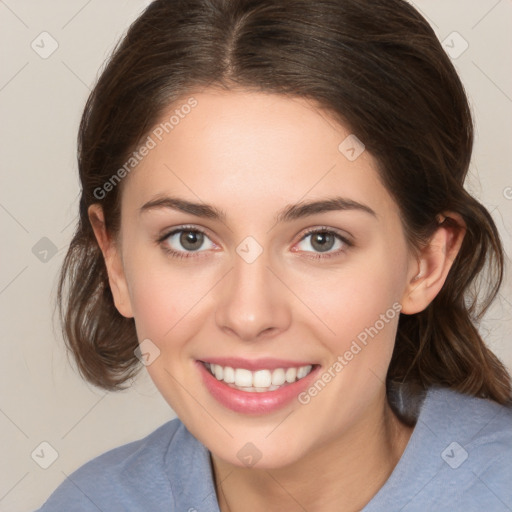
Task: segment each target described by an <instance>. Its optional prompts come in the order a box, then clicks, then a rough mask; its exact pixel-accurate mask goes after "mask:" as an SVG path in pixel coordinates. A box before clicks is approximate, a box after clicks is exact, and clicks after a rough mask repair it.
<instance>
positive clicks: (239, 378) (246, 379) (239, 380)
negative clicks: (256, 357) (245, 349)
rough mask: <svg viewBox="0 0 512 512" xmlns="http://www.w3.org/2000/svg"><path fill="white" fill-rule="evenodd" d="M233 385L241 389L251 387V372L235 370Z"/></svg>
mask: <svg viewBox="0 0 512 512" xmlns="http://www.w3.org/2000/svg"><path fill="white" fill-rule="evenodd" d="M235 384H236V385H237V386H241V387H250V386H252V372H251V371H249V370H246V369H245V368H237V369H236V370H235Z"/></svg>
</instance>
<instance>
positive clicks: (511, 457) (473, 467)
mask: <svg viewBox="0 0 512 512" xmlns="http://www.w3.org/2000/svg"><path fill="white" fill-rule="evenodd" d="M417 427H418V438H417V439H416V441H417V442H419V444H421V446H419V447H418V450H417V451H416V452H415V453H416V457H415V459H416V463H418V462H420V461H419V460H418V459H422V460H423V461H425V463H426V466H427V467H426V470H427V472H429V474H430V475H431V477H432V480H431V482H429V484H427V486H426V489H425V490H427V489H428V490H429V492H428V494H430V496H429V501H428V502H430V503H432V504H435V506H437V507H438V509H439V510H445V508H446V510H448V509H449V510H453V508H451V509H450V506H451V507H453V506H454V504H455V503H456V504H457V507H460V508H458V510H466V511H467V512H470V511H476V510H478V511H481V510H485V509H490V510H493V511H501V510H503V511H505V510H510V509H512V490H511V487H510V482H511V481H512V405H510V404H509V405H500V404H498V403H497V402H494V401H492V400H488V399H484V398H476V397H474V396H470V395H466V394H463V393H460V392H457V391H454V390H451V389H446V388H438V387H434V388H431V389H430V390H429V392H428V394H427V397H426V399H425V401H424V403H423V405H422V407H421V411H420V415H419V418H418V424H417ZM426 497H427V496H426V495H425V496H424V498H426ZM420 501H421V498H420ZM425 503H427V501H425ZM447 503H451V505H450V506H447ZM443 507H445V508H443Z"/></svg>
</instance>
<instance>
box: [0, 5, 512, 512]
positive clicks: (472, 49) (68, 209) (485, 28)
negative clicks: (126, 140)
mask: <svg viewBox="0 0 512 512" xmlns="http://www.w3.org/2000/svg"><path fill="white" fill-rule="evenodd" d="M148 3H149V2H148V0H145V1H143V0H109V1H108V2H106V1H100V0H89V1H87V0H68V1H66V2H63V1H57V0H52V1H50V0H47V1H44V2H42V1H41V0H0V41H1V46H2V54H1V55H2V57H1V59H2V60H1V67H0V115H1V119H2V123H1V126H0V147H1V161H0V164H1V169H2V171H1V186H0V226H1V230H2V231H1V233H2V237H1V247H2V249H1V264H0V308H1V322H2V323H1V325H2V357H1V358H0V390H1V395H0V433H1V439H0V446H1V447H0V461H1V467H0V510H1V511H10V512H17V511H29V510H33V509H35V508H37V507H38V506H39V505H41V504H42V502H43V501H44V499H45V498H46V497H47V496H48V495H49V494H50V493H51V491H52V490H53V489H54V488H55V487H56V486H57V485H58V484H59V483H60V482H61V481H62V480H63V479H64V478H65V477H66V475H69V474H70V473H71V472H72V471H73V470H75V469H76V468H77V467H78V466H80V465H82V464H83V463H84V462H86V461H87V460H89V459H91V458H92V457H94V456H96V455H99V454H100V453H102V452H105V451H106V450H108V449H110V448H112V447H115V446H118V445H120V444H124V443H126V442H129V441H131V440H135V439H137V438H139V437H143V436H145V435H147V434H148V433H150V432H151V431H152V430H154V429H155V428H156V427H157V426H159V425H161V424H162V423H164V422H166V421H168V420H169V419H171V418H173V417H174V413H173V412H172V410H171V409H170V408H169V407H168V405H167V404H166V403H165V402H164V401H163V399H162V398H160V396H159V394H158V392H157V391H156V389H155V388H154V386H153V384H152V383H151V381H150V380H149V378H148V377H147V374H146V373H145V372H143V373H141V375H140V377H139V378H138V379H137V380H136V381H135V382H134V383H133V386H132V387H131V388H130V389H129V390H127V391H125V392H121V393H105V392H103V391H101V390H98V389H94V388H92V387H91V386H89V385H87V384H86V383H84V382H83V381H82V380H81V379H80V378H79V377H78V376H77V374H76V372H75V371H74V370H73V366H72V364H71V363H70V361H69V359H68V356H67V355H66V353H65V350H64V347H63V342H62V339H61V337H60V334H59V331H58V326H57V325H56V324H55V326H54V324H53V321H52V317H53V308H54V298H55V285H56V276H57V272H58V269H59V266H60V264H61V262H62V259H63V256H64V254H65V251H66V248H67V244H68V243H69V240H70V237H71V235H72V233H73V229H74V223H75V220H76V213H77V209H78V201H77V198H78V192H79V189H78V182H77V172H76V132H77V127H78V123H79V119H80V115H81V111H82V109H83V106H84V103H85V100H86V98H87V96H88V94H89V91H90V89H91V87H92V85H93V84H94V82H95V79H96V77H97V75H98V72H99V70H100V69H101V66H102V64H103V62H104V60H105V58H106V57H107V56H108V54H109V52H110V50H111V49H112V48H113V45H114V43H115V42H116V41H117V39H118V38H119V37H120V36H121V35H122V34H123V32H124V31H125V30H126V28H127V27H128V25H129V23H130V22H131V21H132V20H133V19H134V18H135V17H136V16H137V14H138V13H139V12H140V11H141V10H142V9H143V8H144V7H145V6H146V5H147V4H148ZM414 4H415V5H416V6H417V7H418V8H419V9H420V10H421V12H422V13H423V14H424V15H425V16H426V17H427V19H428V20H429V21H430V23H431V24H432V26H433V27H434V29H435V31H436V33H437V35H438V37H439V38H440V40H441V41H445V45H446V50H447V51H448V53H450V54H451V56H452V58H453V59H454V63H455V65H456V67H457V69H458V71H459V72H460V74H461V77H462V80H463V82H464V84H465V86H466V88H467V92H468V95H469V98H470V101H471V105H472V108H473V112H474V115H475V121H476V137H477V139H476V148H475V154H474V160H473V165H472V172H471V176H470V178H469V179H468V188H469V189H470V190H471V191H472V192H473V193H474V194H475V195H476V196H477V197H478V198H479V199H480V200H481V201H482V202H483V203H484V204H485V205H486V206H487V207H488V209H489V210H490V211H491V212H492V216H493V218H494V219H495V221H496V223H497V225H498V228H499V230H500V232H501V235H502V237H503V241H504V245H505V248H506V251H507V254H508V255H510V254H512V172H511V162H512V149H511V146H512V145H511V141H512V115H511V114H512V99H511V98H512V68H511V66H510V56H511V55H510V54H511V48H512V1H511V0H499V1H497V0H479V1H478V2H476V1H474V2H473V1H472V2H469V1H467V0H449V1H444V2H439V1H434V0H416V1H414ZM42 32H47V33H48V34H49V35H46V34H43V35H41V33H42ZM453 32H457V34H453ZM56 45H58V47H57V48H56V50H55V51H54V52H53V53H52V54H51V55H47V54H48V53H49V52H50V51H51V50H52V49H53V47H54V46H56ZM466 45H468V47H467V48H466ZM43 57H46V58H43ZM480 329H481V332H482V333H483V335H484V336H485V338H486V339H487V341H488V343H489V345H490V346H491V347H492V348H493V349H494V350H495V351H496V352H497V353H498V354H499V355H500V356H501V357H502V359H503V360H504V361H505V363H506V364H507V366H508V367H509V368H512V343H511V340H510V332H511V331H512V286H511V281H510V274H509V275H508V277H507V280H506V283H505V285H504V287H503V290H502V293H501V294H500V297H499V298H498V300H497V302H496V303H495V305H494V307H493V308H492V310H491V311H490V313H489V314H488V315H487V317H486V319H485V321H484V322H483V323H482V325H481V326H480ZM41 443H48V444H49V445H48V444H43V445H41ZM55 457H56V458H55ZM53 459H55V460H54V461H53ZM52 461H53V463H52V464H51V465H50V466H49V467H48V469H43V467H44V466H47V465H48V464H49V463H50V462H52ZM42 466H43V467H42Z"/></svg>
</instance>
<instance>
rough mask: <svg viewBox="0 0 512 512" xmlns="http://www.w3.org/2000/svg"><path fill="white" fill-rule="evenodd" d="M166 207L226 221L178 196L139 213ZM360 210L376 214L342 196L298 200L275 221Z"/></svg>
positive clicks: (216, 211) (210, 208)
mask: <svg viewBox="0 0 512 512" xmlns="http://www.w3.org/2000/svg"><path fill="white" fill-rule="evenodd" d="M162 208H168V209H171V210H178V211H180V212H184V213H190V214H191V215H195V216H197V217H203V218H208V219H213V220H218V221H221V222H225V221H226V217H227V216H226V213H225V212H224V211H223V210H220V209H219V208H216V207H215V206H212V205H209V204H205V203H194V202H191V201H187V200H185V199H181V198H178V197H168V196H166V197H158V198H156V199H152V200H151V201H148V202H147V203H145V204H144V205H143V206H142V207H141V208H140V213H141V214H142V213H144V212H147V211H151V210H158V209H162ZM354 210H355V211H360V212H365V213H368V214H370V215H372V216H373V217H375V218H376V217H377V214H376V213H375V212H374V211H373V210H372V209H371V208H370V207H369V206H367V205H365V204H362V203H359V202H357V201H353V200H352V199H347V198H344V197H332V198H328V199H322V200H318V201H310V202H300V203H297V204H293V205H288V206H286V207H285V208H284V209H283V210H281V211H280V212H279V213H278V214H277V216H276V222H291V221H293V220H297V219H300V218H303V217H308V216H310V215H315V214H317V213H325V212H332V211H354Z"/></svg>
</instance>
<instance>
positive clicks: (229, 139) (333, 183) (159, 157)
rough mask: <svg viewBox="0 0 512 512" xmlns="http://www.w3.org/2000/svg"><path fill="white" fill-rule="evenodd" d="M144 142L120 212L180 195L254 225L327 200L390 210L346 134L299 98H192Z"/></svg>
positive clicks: (373, 169)
mask: <svg viewBox="0 0 512 512" xmlns="http://www.w3.org/2000/svg"><path fill="white" fill-rule="evenodd" d="M187 105H189V107H187ZM190 105H194V106H193V107H190ZM149 137H150V138H151V143H150V145H151V146H152V148H151V149H150V150H149V151H148V152H147V155H146V156H145V157H144V158H143V159H142V160H141V162H140V163H139V164H138V166H137V167H136V169H135V171H133V172H132V173H131V175H130V176H129V179H128V183H126V190H125V193H124V194H123V203H124V201H125V199H126V200H128V201H129V202H135V203H137V204H138V205H139V206H142V204H144V203H145V202H147V201H149V200H151V199H153V198H154V197H155V196H158V195H160V196H162V195H166V194H168V195H173V196H176V195H180V196H181V197H184V198H186V199H189V200H193V201H195V202H197V201H198V200H199V201H205V202H208V203H209V204H216V205H219V206H222V207H223V209H226V210H227V209H229V207H230V206H231V207H236V208H244V210H245V211H247V210H252V211H253V213H254V214H255V215H260V216H261V215H262V213H263V211H266V210H274V209H275V210H278V209H281V208H282V205H283V204H292V203H297V202H299V201H301V200H305V199H307V200H311V199H319V198H322V199H323V198H325V197H326V196H328V195H329V196H332V195H337V196H343V197H347V198H349V199H351V200H353V201H358V202H362V203H367V204H368V203H371V204H372V206H371V207H372V208H373V209H376V210H378V209H381V208H385V207H389V206H393V204H392V203H393V201H392V199H391V198H390V196H389V195H388V193H387V191H386V190H385V188H384V187H383V185H382V184H381V181H380V179H379V176H378V173H377V165H376V162H375V160H374V158H373V157H372V156H371V155H370V154H369V153H368V152H367V151H362V149H363V146H361V145H360V143H359V142H358V141H357V139H355V138H354V136H353V135H352V134H351V133H350V130H349V129H347V128H346V127H344V126H342V125H340V124H339V123H337V122H335V121H334V120H333V119H332V118H331V117H330V116H329V115H328V114H327V113H326V112H325V111H322V110H320V109H319V108H317V107H315V106H314V105H313V104H312V103H311V102H309V101H308V100H306V99H303V98H290V97H286V96H282V95H277V94H267V93H260V92H248V91H236V92H235V91H219V90H207V91H203V92H200V93H196V94H191V95H189V96H186V97H184V98H183V99H181V100H180V101H178V102H176V103H174V104H173V105H172V106H170V107H169V108H168V109H167V110H166V111H165V112H164V113H163V115H162V117H161V120H160V121H159V123H157V125H155V127H154V128H153V129H152V130H151V131H150V132H149ZM347 149H348V150H349V152H348V153H347ZM352 149H354V151H352V152H350V150H352ZM360 151H362V153H361V154H360V155H359V156H358V157H357V158H355V159H354V156H357V154H358V153H359V152H360ZM125 196H126V197H125Z"/></svg>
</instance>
